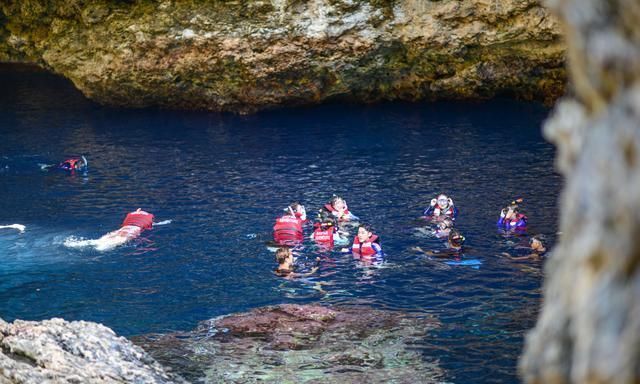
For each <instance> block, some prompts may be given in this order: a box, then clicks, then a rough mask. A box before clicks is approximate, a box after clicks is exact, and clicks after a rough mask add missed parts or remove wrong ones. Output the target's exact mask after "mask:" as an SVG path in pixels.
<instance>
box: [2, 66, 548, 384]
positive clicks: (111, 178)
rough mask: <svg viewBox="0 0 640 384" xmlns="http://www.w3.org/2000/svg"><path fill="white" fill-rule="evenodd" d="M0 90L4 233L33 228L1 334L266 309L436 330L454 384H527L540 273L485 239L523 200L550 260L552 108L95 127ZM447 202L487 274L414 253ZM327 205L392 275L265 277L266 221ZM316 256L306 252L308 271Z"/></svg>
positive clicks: (57, 100)
mask: <svg viewBox="0 0 640 384" xmlns="http://www.w3.org/2000/svg"><path fill="white" fill-rule="evenodd" d="M0 85H1V86H2V89H3V90H5V91H4V92H3V93H2V94H1V95H0V111H1V113H0V138H1V140H0V195H1V196H2V199H0V224H11V223H14V222H16V223H22V224H25V225H27V231H26V232H25V233H24V234H19V233H17V232H16V231H13V230H2V231H0V255H1V258H2V263H1V264H0V317H2V318H4V319H5V320H13V319H15V318H21V319H33V320H38V319H44V318H50V317H54V316H55V317H63V318H65V319H69V320H75V319H83V320H92V321H97V322H101V323H104V324H106V325H107V326H109V327H112V328H113V329H114V330H115V331H117V332H118V333H120V334H123V335H137V334H145V333H150V332H168V331H172V330H188V329H191V328H193V327H194V326H195V325H196V323H197V322H198V321H201V320H205V319H208V318H212V317H214V316H218V315H222V314H227V313H231V312H238V311H244V310H247V309H250V308H254V307H259V306H264V305H270V304H277V303H322V304H327V305H335V304H345V303H346V304H358V305H369V306H373V307H376V308H384V309H389V310H393V311H408V312H416V313H424V314H433V315H435V316H436V317H438V318H439V319H440V321H441V322H442V326H441V328H440V329H438V330H437V331H435V332H433V333H432V334H431V335H430V337H429V338H428V339H426V340H424V343H423V344H421V345H418V346H416V348H420V349H421V350H422V351H423V355H424V358H425V359H427V360H434V361H435V360H438V361H439V362H440V364H441V365H442V366H443V367H444V369H445V370H446V372H447V378H448V380H449V381H452V382H459V383H466V382H500V383H504V382H517V381H518V379H517V376H516V373H515V366H516V361H517V358H518V355H519V353H520V351H521V348H522V342H523V335H524V332H525V331H526V330H527V329H529V328H530V327H532V326H533V324H534V322H535V316H536V314H537V310H538V306H539V304H540V286H541V280H542V264H541V263H539V262H527V263H522V262H520V263H516V262H513V261H511V260H509V259H506V258H505V257H503V256H500V255H499V254H500V253H501V252H505V251H506V252H512V253H513V252H514V250H513V248H514V247H516V246H519V245H523V244H524V243H525V242H526V236H524V237H518V236H505V235H503V234H499V233H498V232H497V231H496V228H495V226H494V223H495V220H496V215H497V213H498V212H499V209H500V207H501V206H502V205H503V204H504V203H505V202H506V201H507V200H509V199H511V198H512V197H514V196H523V197H524V198H525V199H526V207H527V210H528V214H529V217H530V226H529V234H534V233H544V234H546V235H547V236H548V241H549V243H551V244H552V243H553V241H554V233H555V231H556V228H557V224H556V222H557V210H556V204H557V195H558V191H559V189H560V178H559V176H558V175H556V174H555V173H554V172H553V156H554V150H553V147H552V146H551V145H550V144H548V143H546V142H545V141H544V140H543V138H542V137H541V134H540V129H539V127H540V124H541V122H542V120H543V119H544V118H545V116H546V114H547V113H548V110H547V109H546V108H544V107H542V106H540V105H537V104H532V103H521V102H515V101H510V100H495V101H491V102H485V103H453V102H450V103H432V104H404V103H389V104H377V105H370V106H357V105H327V106H320V107H313V108H302V109H293V110H280V111H273V112H264V113H259V114H256V115H252V116H234V115H218V114H211V113H205V112H201V113H198V112H169V111H157V110H133V111H131V110H118V109H110V108H103V107H100V106H97V105H95V104H93V103H91V102H89V101H87V100H85V99H84V98H83V97H82V96H81V95H80V94H78V93H77V92H76V91H75V90H73V89H72V88H71V87H70V85H69V84H68V83H67V82H66V81H64V80H61V79H59V78H56V77H53V76H51V75H48V74H44V73H33V72H28V71H21V70H16V69H15V68H9V67H2V68H0ZM77 153H82V154H85V155H87V157H88V158H89V162H90V171H89V172H88V174H86V175H82V174H76V175H68V174H65V173H58V172H44V171H42V170H40V167H39V164H42V163H48V164H51V163H55V162H57V161H59V160H61V159H63V158H64V156H65V155H66V154H77ZM440 191H445V192H447V193H450V194H451V195H452V196H453V198H454V200H455V201H456V203H457V205H458V207H459V209H460V216H459V220H458V222H457V226H458V228H459V229H460V230H461V231H462V232H463V234H464V235H465V236H466V238H467V243H466V244H467V245H468V247H469V250H468V251H467V257H469V258H472V259H478V260H480V261H481V262H482V265H480V266H479V268H478V269H474V268H472V267H469V266H449V265H446V264H444V262H442V261H440V260H430V259H428V258H426V257H424V256H419V255H416V254H415V253H414V252H412V251H411V250H410V248H411V247H413V246H421V247H423V248H431V249H438V248H441V247H442V244H441V242H440V241H438V240H436V239H434V238H431V237H424V236H420V235H419V234H418V233H417V232H416V230H415V229H414V228H415V227H416V226H418V225H420V224H421V223H420V221H419V220H418V219H417V218H418V217H419V216H420V215H421V212H422V210H423V208H424V207H425V205H426V204H428V201H429V200H430V199H431V197H432V196H433V195H434V194H436V193H438V192H440ZM332 193H337V194H340V195H343V196H344V197H345V198H346V199H347V201H348V203H349V206H350V208H351V210H352V211H353V212H354V213H356V214H357V215H358V216H360V217H361V218H362V219H363V220H364V221H367V222H369V223H371V224H372V225H373V226H374V228H375V229H376V232H377V233H378V234H379V235H380V237H381V239H382V245H383V248H384V250H385V252H386V253H387V257H386V262H385V263H384V264H383V265H381V266H378V267H375V268H373V267H367V266H363V265H360V264H358V263H356V262H355V261H354V260H352V259H351V258H350V257H349V256H348V255H340V254H338V253H333V254H324V255H321V256H323V257H324V260H323V262H322V263H321V269H320V274H319V275H318V276H316V277H314V278H311V279H306V280H303V281H284V280H282V279H279V278H277V277H275V276H274V275H273V273H272V270H273V268H274V267H275V264H274V262H273V254H272V253H270V252H269V251H267V250H266V248H265V246H264V242H265V241H267V240H269V239H270V238H271V227H272V225H273V220H274V218H275V216H276V215H277V214H279V213H280V212H281V211H282V209H283V208H284V207H285V206H286V205H287V204H288V203H289V202H290V201H291V200H296V199H299V200H302V201H303V203H304V204H305V205H306V206H307V208H308V210H310V211H313V210H315V209H318V208H320V206H321V205H322V204H324V202H325V201H326V200H327V199H328V198H329V197H330V196H331V194H332ZM138 207H142V208H144V209H146V210H148V211H151V212H153V213H154V214H155V215H156V217H157V220H165V219H171V220H172V223H171V224H169V225H166V226H162V227H158V228H155V229H154V230H152V231H149V232H145V234H144V235H143V236H142V237H141V238H140V239H138V240H136V241H134V242H132V243H130V244H128V245H126V246H123V247H121V248H118V249H116V250H113V251H110V252H98V251H96V250H92V249H72V248H68V247H66V246H65V245H64V242H65V241H66V240H68V239H69V238H70V237H74V238H97V237H99V236H101V235H102V234H104V233H106V232H108V231H110V230H113V229H116V228H117V227H118V226H119V224H120V222H121V221H122V219H123V217H124V215H125V213H126V212H128V211H131V210H134V209H135V208H138ZM317 255H318V253H317V251H315V250H313V249H312V248H311V247H307V248H306V249H305V250H304V251H303V252H302V255H301V259H305V258H308V259H314V258H315V257H316V256H317ZM319 288H320V289H319Z"/></svg>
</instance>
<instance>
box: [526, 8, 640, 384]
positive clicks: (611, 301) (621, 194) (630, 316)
mask: <svg viewBox="0 0 640 384" xmlns="http://www.w3.org/2000/svg"><path fill="white" fill-rule="evenodd" d="M548 3H549V6H550V7H551V8H552V9H553V10H554V11H555V12H556V13H557V14H558V15H559V16H560V18H561V19H562V20H563V22H564V25H565V28H566V35H567V45H568V61H569V73H570V77H571V81H572V84H573V88H575V96H574V97H573V98H571V99H566V100H563V101H562V102H561V103H560V104H559V105H558V106H557V107H556V109H555V112H554V114H553V116H552V117H551V119H550V120H549V121H548V122H547V123H546V125H545V128H544V129H545V133H546V135H547V137H548V138H549V139H550V140H551V141H553V142H554V143H555V144H556V145H557V147H558V154H557V166H558V169H559V170H560V172H562V173H563V174H564V175H565V178H566V185H565V188H564V191H563V193H562V197H561V199H562V202H561V204H560V206H561V207H563V208H562V212H561V222H560V227H561V231H562V237H561V240H560V242H559V244H558V246H557V247H556V248H555V250H554V251H553V256H552V258H551V260H550V262H549V264H548V265H547V274H548V278H547V280H546V281H545V287H544V305H543V309H542V312H541V314H540V317H539V319H538V324H537V326H536V328H535V329H534V330H533V331H532V332H530V334H529V335H528V337H527V340H526V348H525V353H524V356H523V358H522V359H521V367H520V368H521V373H522V376H523V378H524V379H525V381H526V382H528V383H545V384H546V383H638V382H640V2H638V1H635V0H610V1H605V0H553V1H549V2H548Z"/></svg>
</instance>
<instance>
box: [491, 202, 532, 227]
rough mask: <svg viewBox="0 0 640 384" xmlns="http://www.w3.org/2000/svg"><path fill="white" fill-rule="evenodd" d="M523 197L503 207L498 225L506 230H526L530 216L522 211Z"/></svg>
mask: <svg viewBox="0 0 640 384" xmlns="http://www.w3.org/2000/svg"><path fill="white" fill-rule="evenodd" d="M522 202H523V199H516V200H514V201H512V202H511V203H510V204H509V205H508V206H507V207H505V208H502V210H501V211H500V217H499V218H498V222H497V223H496V224H497V225H498V227H500V228H502V229H506V230H524V229H526V227H527V221H528V218H527V216H526V215H525V214H523V213H521V212H520V206H519V205H518V204H520V203H522Z"/></svg>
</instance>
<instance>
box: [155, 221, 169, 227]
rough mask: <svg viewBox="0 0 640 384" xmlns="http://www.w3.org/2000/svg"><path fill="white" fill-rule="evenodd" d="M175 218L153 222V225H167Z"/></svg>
mask: <svg viewBox="0 0 640 384" xmlns="http://www.w3.org/2000/svg"><path fill="white" fill-rule="evenodd" d="M172 221H173V220H162V221H161V222H158V223H153V226H154V227H156V226H158V225H167V224H171V222H172Z"/></svg>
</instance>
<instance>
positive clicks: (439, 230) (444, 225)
mask: <svg viewBox="0 0 640 384" xmlns="http://www.w3.org/2000/svg"><path fill="white" fill-rule="evenodd" d="M451 229H453V220H451V219H450V218H448V217H445V218H444V219H443V220H442V221H440V222H438V225H437V227H436V229H435V230H434V231H433V234H434V235H436V237H437V238H439V239H442V238H445V237H447V238H448V237H449V233H450V232H451Z"/></svg>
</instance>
